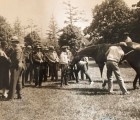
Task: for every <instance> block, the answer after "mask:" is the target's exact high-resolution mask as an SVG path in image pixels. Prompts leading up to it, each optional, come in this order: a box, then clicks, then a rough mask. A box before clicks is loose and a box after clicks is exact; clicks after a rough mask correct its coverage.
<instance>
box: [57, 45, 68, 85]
mask: <svg viewBox="0 0 140 120" xmlns="http://www.w3.org/2000/svg"><path fill="white" fill-rule="evenodd" d="M61 49H62V51H61V53H60V57H59V58H60V60H59V64H60V67H61V87H62V85H63V79H65V85H68V80H67V79H66V78H64V74H63V73H64V70H65V68H66V67H68V62H69V59H68V54H67V46H62V48H61Z"/></svg>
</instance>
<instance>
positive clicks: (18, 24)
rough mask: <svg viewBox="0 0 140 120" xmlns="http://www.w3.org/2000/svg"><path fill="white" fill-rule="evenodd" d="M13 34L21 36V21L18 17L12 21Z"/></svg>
mask: <svg viewBox="0 0 140 120" xmlns="http://www.w3.org/2000/svg"><path fill="white" fill-rule="evenodd" d="M13 34H14V35H16V36H18V37H21V36H23V32H22V27H21V22H20V20H19V19H18V18H17V19H16V21H15V22H14V33H13Z"/></svg>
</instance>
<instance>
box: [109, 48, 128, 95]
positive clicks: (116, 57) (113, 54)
mask: <svg viewBox="0 0 140 120" xmlns="http://www.w3.org/2000/svg"><path fill="white" fill-rule="evenodd" d="M123 56H124V52H123V50H122V48H121V47H120V46H111V47H110V48H109V49H108V51H107V52H106V59H107V62H106V66H107V78H108V91H109V93H110V94H113V76H112V72H114V74H115V76H116V79H117V81H118V84H119V86H120V89H121V91H122V93H123V94H124V95H125V94H129V93H128V92H127V90H126V88H125V85H124V80H123V78H122V77H121V74H120V69H119V66H118V63H119V62H120V60H121V59H122V57H123Z"/></svg>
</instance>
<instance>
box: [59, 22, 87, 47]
mask: <svg viewBox="0 0 140 120" xmlns="http://www.w3.org/2000/svg"><path fill="white" fill-rule="evenodd" d="M61 31H62V32H63V33H62V34H61V35H60V37H59V45H60V46H63V45H68V46H70V47H71V48H76V47H77V48H80V45H81V43H82V42H84V41H85V38H84V36H83V35H82V34H81V31H80V30H79V28H78V27H76V26H74V25H67V26H66V27H64V28H63V29H62V30H61Z"/></svg>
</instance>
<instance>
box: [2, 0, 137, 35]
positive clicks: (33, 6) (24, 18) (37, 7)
mask: <svg viewBox="0 0 140 120" xmlns="http://www.w3.org/2000/svg"><path fill="white" fill-rule="evenodd" d="M63 1H65V2H67V0H0V15H1V16H3V17H5V18H6V19H7V21H8V22H9V23H10V24H13V23H14V21H15V20H16V18H17V17H18V18H19V19H20V21H21V23H22V25H24V26H27V25H28V24H29V23H30V19H32V20H33V23H34V24H36V25H38V28H39V29H40V28H42V29H43V33H45V32H46V30H47V29H48V25H49V22H50V18H51V16H52V15H53V16H54V18H55V21H56V22H57V24H58V27H59V28H62V27H64V25H65V24H64V20H66V15H65V14H64V13H65V9H64V8H65V5H64V4H63ZM102 1H103V0H70V2H71V4H72V6H75V7H78V10H79V11H80V10H84V11H85V14H86V15H85V18H87V19H88V20H89V21H88V22H82V23H78V24H77V25H78V26H79V27H81V28H82V29H83V28H85V27H86V26H89V24H90V23H91V21H92V8H94V6H95V5H97V4H101V2H102ZM124 1H125V2H126V4H127V5H128V6H129V7H130V6H131V5H132V4H135V3H137V2H138V1H139V0H124Z"/></svg>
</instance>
